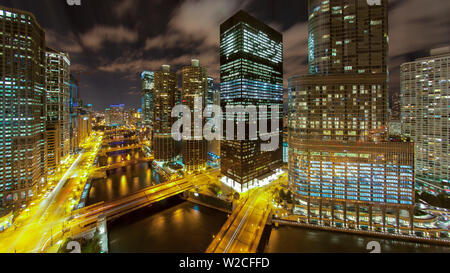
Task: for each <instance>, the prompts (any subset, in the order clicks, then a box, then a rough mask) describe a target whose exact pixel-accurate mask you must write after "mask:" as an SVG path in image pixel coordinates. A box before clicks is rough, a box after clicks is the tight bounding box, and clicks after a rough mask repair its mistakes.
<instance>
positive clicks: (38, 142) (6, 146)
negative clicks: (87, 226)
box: [0, 6, 47, 214]
mask: <svg viewBox="0 0 450 273" xmlns="http://www.w3.org/2000/svg"><path fill="white" fill-rule="evenodd" d="M0 44H1V47H0V64H1V69H0V209H1V211H0V214H3V213H4V212H7V211H10V210H12V209H16V208H19V207H21V206H22V205H24V204H26V202H27V201H28V200H29V199H30V198H31V197H32V196H33V195H34V194H36V192H37V190H38V189H39V187H40V186H41V185H42V184H43V183H45V182H46V173H47V170H46V143H45V124H46V95H45V93H46V92H45V32H44V30H43V29H42V27H41V26H40V25H39V24H38V22H37V21H36V18H35V17H34V15H33V14H31V13H28V12H25V11H21V10H16V9H11V8H6V7H3V6H0Z"/></svg>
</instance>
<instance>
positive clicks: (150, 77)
mask: <svg viewBox="0 0 450 273" xmlns="http://www.w3.org/2000/svg"><path fill="white" fill-rule="evenodd" d="M141 81H142V123H143V125H145V126H151V125H152V121H153V110H154V109H153V107H154V99H153V96H154V94H153V89H154V88H155V73H153V72H151V71H144V72H142V74H141Z"/></svg>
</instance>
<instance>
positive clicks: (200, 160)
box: [181, 60, 208, 172]
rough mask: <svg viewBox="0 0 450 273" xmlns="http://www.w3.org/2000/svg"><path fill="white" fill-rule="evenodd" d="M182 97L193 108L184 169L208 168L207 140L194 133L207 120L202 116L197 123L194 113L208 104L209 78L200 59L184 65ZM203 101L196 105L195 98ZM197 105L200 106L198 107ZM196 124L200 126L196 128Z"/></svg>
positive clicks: (184, 102) (185, 103)
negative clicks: (200, 120)
mask: <svg viewBox="0 0 450 273" xmlns="http://www.w3.org/2000/svg"><path fill="white" fill-rule="evenodd" d="M181 92H182V93H181V98H182V101H183V105H186V106H188V107H189V109H190V110H191V117H192V119H191V133H192V135H191V139H189V140H183V142H182V153H181V154H182V157H183V164H184V169H185V170H186V171H187V172H193V171H199V170H202V169H205V168H206V161H207V141H206V140H205V139H204V138H203V134H201V135H200V136H198V138H196V136H195V135H194V133H195V130H196V129H197V130H202V132H203V126H204V124H205V120H204V118H203V117H202V122H201V123H196V122H195V118H194V115H195V113H196V112H198V113H202V112H203V108H204V106H205V104H206V101H207V100H206V98H207V94H208V80H207V74H206V68H204V67H201V66H200V65H199V61H198V60H192V64H191V65H190V66H185V67H183V70H182V90H181ZM196 99H198V101H199V102H200V103H201V104H200V105H196V103H195V100H196ZM195 107H198V109H196V108H195ZM195 126H199V128H196V127H195Z"/></svg>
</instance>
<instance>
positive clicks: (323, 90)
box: [288, 0, 414, 233]
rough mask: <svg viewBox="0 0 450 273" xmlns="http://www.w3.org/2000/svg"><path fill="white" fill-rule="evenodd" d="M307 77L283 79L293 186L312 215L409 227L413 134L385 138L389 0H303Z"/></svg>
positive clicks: (353, 224) (301, 209) (313, 219)
mask: <svg viewBox="0 0 450 273" xmlns="http://www.w3.org/2000/svg"><path fill="white" fill-rule="evenodd" d="M308 4H309V64H310V71H309V72H310V73H309V75H307V76H303V77H299V76H295V77H292V78H290V79H289V111H288V115H289V185H290V188H291V190H292V191H293V193H294V196H295V199H296V201H297V202H296V206H295V210H294V211H295V213H297V214H299V215H302V216H303V219H304V221H306V222H308V223H314V224H322V225H331V226H341V227H348V228H356V229H359V228H361V229H369V230H374V229H377V230H382V231H387V230H388V229H393V230H394V232H399V231H400V229H402V232H406V233H410V232H411V230H412V222H413V221H412V220H413V204H414V168H413V166H414V151H413V145H412V144H411V143H402V142H390V141H388V136H387V131H388V128H387V121H388V120H387V118H388V108H389V100H388V72H387V57H388V35H387V29H388V22H387V0H382V1H381V5H372V6H370V5H368V3H367V1H362V0H331V1H318V0H309V1H308Z"/></svg>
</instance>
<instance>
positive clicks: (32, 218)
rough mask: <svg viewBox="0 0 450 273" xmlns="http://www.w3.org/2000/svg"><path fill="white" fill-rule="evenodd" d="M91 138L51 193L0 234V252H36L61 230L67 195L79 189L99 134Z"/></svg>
mask: <svg viewBox="0 0 450 273" xmlns="http://www.w3.org/2000/svg"><path fill="white" fill-rule="evenodd" d="M95 138H96V135H93V137H91V138H89V139H88V140H87V142H86V143H87V145H86V146H85V148H86V150H85V151H83V152H81V153H80V154H78V155H76V159H75V161H74V162H73V164H72V165H71V166H70V168H68V170H67V171H66V172H65V173H64V175H63V176H62V177H61V178H60V180H59V182H58V183H57V185H56V186H55V188H54V189H53V190H52V191H51V193H50V194H48V196H46V197H45V196H43V198H42V199H40V200H37V201H35V202H34V203H35V206H32V207H30V208H29V210H28V211H26V210H25V211H24V212H23V213H22V214H24V215H21V217H19V222H18V223H16V224H17V227H16V228H14V227H12V228H10V229H8V230H6V231H5V232H3V233H1V234H0V252H1V253H14V252H17V253H36V252H38V251H39V249H40V247H41V245H42V244H44V243H45V242H46V241H47V240H48V239H50V240H51V238H52V236H53V235H54V234H55V233H56V232H60V231H62V230H63V229H64V225H65V221H66V218H67V217H68V216H69V215H70V209H71V207H70V206H71V205H72V203H71V202H70V201H71V200H70V198H71V197H70V196H72V195H73V194H74V193H75V191H77V188H80V187H78V185H79V183H80V182H81V181H82V179H83V176H82V175H81V174H82V173H85V172H86V171H87V170H88V169H89V168H90V166H92V162H93V160H94V159H95V154H96V151H97V149H98V145H99V143H100V142H101V137H98V138H97V139H95ZM81 188H82V187H81Z"/></svg>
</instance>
